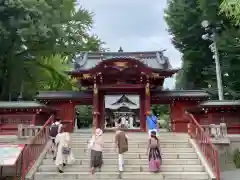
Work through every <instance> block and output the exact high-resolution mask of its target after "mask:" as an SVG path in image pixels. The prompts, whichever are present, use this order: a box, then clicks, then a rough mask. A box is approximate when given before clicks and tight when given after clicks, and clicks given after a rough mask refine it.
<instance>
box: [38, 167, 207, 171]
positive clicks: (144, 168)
mask: <svg viewBox="0 0 240 180" xmlns="http://www.w3.org/2000/svg"><path fill="white" fill-rule="evenodd" d="M38 170H39V172H54V171H56V170H57V168H56V166H55V165H42V166H40V167H39V169H38ZM89 171H90V167H89V165H70V166H66V167H65V169H64V172H89ZM117 171H118V166H117V165H104V166H103V167H102V172H117ZM148 171H149V168H148V165H141V166H138V165H126V166H125V167H124V172H148ZM183 171H187V172H203V171H204V167H203V166H201V165H162V166H161V172H183Z"/></svg>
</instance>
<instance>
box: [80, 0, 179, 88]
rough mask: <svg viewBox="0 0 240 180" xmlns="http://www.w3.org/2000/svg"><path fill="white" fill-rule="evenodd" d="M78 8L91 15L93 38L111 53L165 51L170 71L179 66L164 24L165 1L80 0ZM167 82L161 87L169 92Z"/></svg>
mask: <svg viewBox="0 0 240 180" xmlns="http://www.w3.org/2000/svg"><path fill="white" fill-rule="evenodd" d="M79 2H80V5H82V6H83V7H84V8H86V9H88V10H90V11H92V12H94V14H95V15H94V27H93V29H92V32H93V33H95V34H97V35H98V36H99V37H100V38H101V39H102V40H103V41H104V42H106V46H107V48H109V49H110V50H111V51H117V50H118V49H119V47H120V46H122V48H123V50H124V51H156V50H161V49H167V51H166V53H165V54H166V55H167V56H168V57H169V59H170V62H171V64H172V66H173V68H179V67H180V66H181V60H180V59H181V55H180V53H179V52H178V51H177V50H176V49H175V48H174V47H173V45H172V44H171V37H170V36H169V34H168V32H167V30H166V29H167V25H166V23H165V21H164V17H163V16H164V9H165V8H166V6H167V0H80V1H79ZM174 83H175V80H174V79H173V78H172V79H168V80H166V81H165V83H164V87H168V88H173V87H174Z"/></svg>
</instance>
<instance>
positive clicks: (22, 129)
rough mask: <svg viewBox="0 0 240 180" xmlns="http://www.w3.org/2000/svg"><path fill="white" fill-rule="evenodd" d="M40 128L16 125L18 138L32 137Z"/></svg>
mask: <svg viewBox="0 0 240 180" xmlns="http://www.w3.org/2000/svg"><path fill="white" fill-rule="evenodd" d="M41 128H42V126H34V125H24V124H19V125H18V138H29V137H34V136H36V134H37V133H38V132H39V131H40V130H41Z"/></svg>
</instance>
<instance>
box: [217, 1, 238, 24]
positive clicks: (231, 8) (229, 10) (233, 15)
mask: <svg viewBox="0 0 240 180" xmlns="http://www.w3.org/2000/svg"><path fill="white" fill-rule="evenodd" d="M220 12H221V13H225V15H226V16H227V17H228V18H230V19H232V20H233V21H234V22H235V23H236V24H240V0H223V1H222V4H221V6H220Z"/></svg>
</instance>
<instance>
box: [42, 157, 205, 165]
mask: <svg viewBox="0 0 240 180" xmlns="http://www.w3.org/2000/svg"><path fill="white" fill-rule="evenodd" d="M89 162H90V160H89V159H76V161H75V163H74V164H79V165H89ZM42 164H43V165H52V164H54V161H53V160H52V159H44V160H43V162H42ZM104 164H105V165H117V164H118V159H117V158H115V159H104ZM124 164H125V165H132V164H134V165H147V164H148V159H126V158H125V159H124ZM162 164H163V165H200V164H201V162H200V160H199V159H187V158H186V159H165V158H163V160H162Z"/></svg>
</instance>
